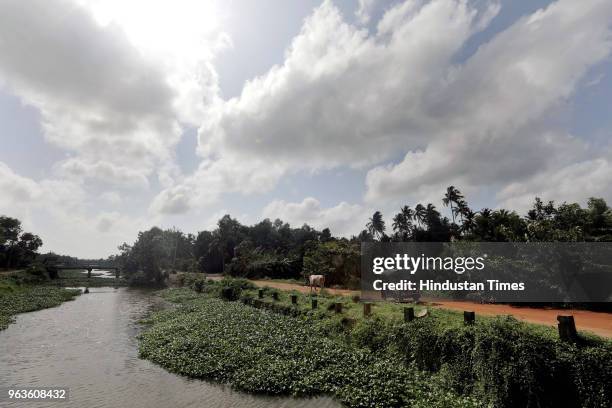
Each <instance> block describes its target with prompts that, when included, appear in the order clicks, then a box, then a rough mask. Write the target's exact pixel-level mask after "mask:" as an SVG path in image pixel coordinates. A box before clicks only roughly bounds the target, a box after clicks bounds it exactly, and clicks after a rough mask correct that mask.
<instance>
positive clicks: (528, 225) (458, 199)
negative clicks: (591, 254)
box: [359, 186, 612, 242]
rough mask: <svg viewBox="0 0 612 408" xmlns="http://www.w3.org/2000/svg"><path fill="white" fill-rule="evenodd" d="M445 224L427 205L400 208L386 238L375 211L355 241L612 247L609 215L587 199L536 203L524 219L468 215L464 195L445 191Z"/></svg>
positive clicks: (500, 213)
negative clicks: (606, 243) (447, 212)
mask: <svg viewBox="0 0 612 408" xmlns="http://www.w3.org/2000/svg"><path fill="white" fill-rule="evenodd" d="M442 205H443V206H445V207H448V208H449V210H450V214H451V218H450V219H449V218H448V217H446V216H442V214H441V213H440V211H439V210H438V209H437V208H436V207H435V206H434V205H433V204H432V203H428V204H427V205H423V204H417V205H416V206H415V207H414V208H411V207H410V206H407V205H406V206H403V207H402V208H400V210H399V212H398V213H397V214H396V215H395V216H394V217H393V223H392V225H391V227H392V233H391V234H389V235H387V228H386V225H385V222H384V219H383V215H382V213H381V212H380V211H376V212H375V213H374V214H373V215H372V217H371V218H370V220H369V221H368V223H367V225H366V229H364V230H363V231H362V232H361V234H360V235H359V239H360V241H374V240H378V241H417V242H423V241H424V242H427V241H433V242H447V241H452V240H466V241H477V242H478V241H480V242H583V241H586V242H596V241H600V242H602V241H612V210H611V209H610V207H608V204H607V203H606V201H605V200H604V199H603V198H594V197H591V198H590V199H589V200H588V202H587V207H586V208H582V207H581V206H580V204H578V203H566V202H564V203H562V204H560V205H556V204H555V202H554V201H548V202H546V203H545V202H543V201H542V200H541V199H540V198H538V197H536V199H535V202H534V203H533V207H532V208H531V209H530V210H529V211H528V212H527V214H526V215H525V216H520V215H519V214H518V213H517V212H515V211H510V210H507V209H503V208H502V209H497V210H492V209H490V208H482V209H480V210H478V211H474V210H472V209H471V208H470V207H469V205H468V203H467V201H466V199H465V197H464V195H463V194H462V193H461V191H459V190H458V189H457V188H456V187H454V186H449V187H448V188H447V189H446V193H445V194H444V197H443V198H442Z"/></svg>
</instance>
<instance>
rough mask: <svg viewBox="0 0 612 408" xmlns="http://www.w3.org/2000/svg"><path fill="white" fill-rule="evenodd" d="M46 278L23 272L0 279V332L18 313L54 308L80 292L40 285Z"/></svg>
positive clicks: (34, 272) (31, 272)
mask: <svg viewBox="0 0 612 408" xmlns="http://www.w3.org/2000/svg"><path fill="white" fill-rule="evenodd" d="M47 279H48V277H46V276H44V275H43V274H41V273H38V272H36V271H24V272H18V273H14V274H10V275H3V276H2V277H0V330H4V329H6V328H7V326H8V325H9V324H10V323H11V322H12V321H13V319H14V316H15V315H16V314H18V313H25V312H32V311H35V310H40V309H45V308H49V307H55V306H58V305H60V304H61V303H62V302H65V301H68V300H72V299H74V297H75V296H78V295H79V294H80V293H81V291H80V290H78V289H64V288H59V287H53V286H46V285H42V284H43V283H45V282H47Z"/></svg>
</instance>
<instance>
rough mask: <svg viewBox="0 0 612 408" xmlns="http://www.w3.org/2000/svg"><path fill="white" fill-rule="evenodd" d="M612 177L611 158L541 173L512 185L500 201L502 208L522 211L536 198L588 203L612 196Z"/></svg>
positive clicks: (506, 189)
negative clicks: (611, 182) (611, 176)
mask: <svg viewBox="0 0 612 408" xmlns="http://www.w3.org/2000/svg"><path fill="white" fill-rule="evenodd" d="M611 174H612V161H611V160H610V157H600V158H596V159H591V160H585V161H581V162H577V163H572V164H568V165H566V166H563V167H559V168H555V170H554V172H546V173H541V174H538V175H536V176H534V177H532V178H530V179H529V180H528V181H526V182H522V183H518V182H515V183H511V184H509V185H507V186H506V187H504V188H503V189H502V190H501V191H500V192H499V193H498V194H497V199H498V200H499V202H500V205H501V206H505V207H507V208H516V209H518V210H521V211H525V210H527V209H529V208H530V207H531V206H532V204H533V198H534V197H536V196H538V197H541V198H542V199H543V200H546V201H547V200H555V201H557V202H564V201H567V202H579V203H583V204H584V203H585V202H586V200H587V199H588V198H589V197H593V196H594V197H606V198H610V197H612V185H611V184H610V175H611Z"/></svg>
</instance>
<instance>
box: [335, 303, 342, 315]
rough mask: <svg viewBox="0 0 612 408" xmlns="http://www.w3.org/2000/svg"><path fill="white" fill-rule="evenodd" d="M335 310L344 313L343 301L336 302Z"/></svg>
mask: <svg viewBox="0 0 612 408" xmlns="http://www.w3.org/2000/svg"><path fill="white" fill-rule="evenodd" d="M334 311H335V312H336V313H342V303H334Z"/></svg>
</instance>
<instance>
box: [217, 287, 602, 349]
mask: <svg viewBox="0 0 612 408" xmlns="http://www.w3.org/2000/svg"><path fill="white" fill-rule="evenodd" d="M211 279H212V280H221V279H223V277H222V276H221V275H214V276H212V277H211ZM251 282H253V284H254V285H256V286H258V287H270V288H275V289H279V290H283V291H296V292H299V293H304V294H308V293H309V291H310V288H309V287H308V286H304V285H301V284H299V283H292V282H279V281H275V280H252V281H251ZM325 290H326V291H327V292H328V293H330V294H333V295H340V296H358V295H359V294H360V292H359V291H358V290H349V289H334V288H325ZM423 301H424V303H423V305H424V306H430V307H435V308H440V309H448V310H454V311H458V312H462V311H464V310H469V311H474V312H476V314H477V316H478V315H483V316H489V317H492V316H512V317H514V318H515V319H517V320H520V321H524V322H527V323H534V324H539V325H544V326H548V327H554V328H556V327H557V316H558V315H568V314H571V315H573V316H574V319H575V322H576V327H577V328H578V330H580V331H585V332H589V333H593V334H596V335H598V336H602V337H607V338H612V314H611V313H606V312H594V311H589V310H580V309H576V310H572V309H555V308H533V307H520V306H513V305H507V304H483V303H476V302H470V301H456V300H449V299H427V298H424V299H423Z"/></svg>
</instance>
